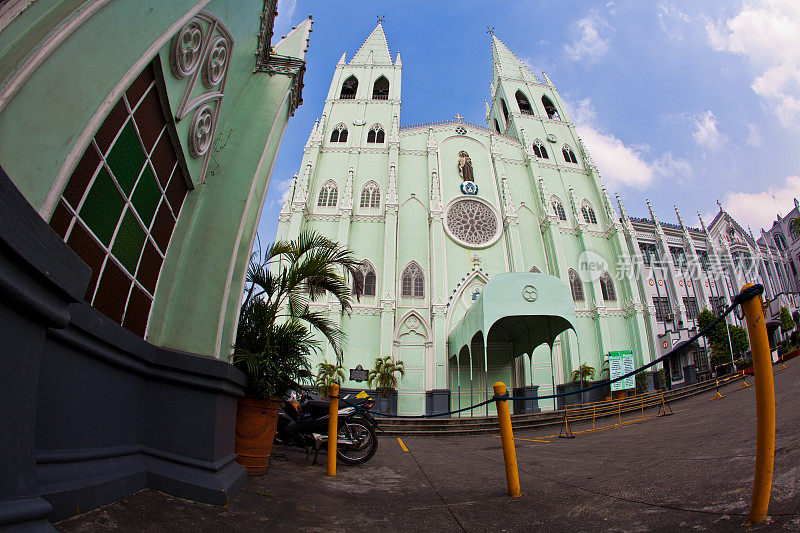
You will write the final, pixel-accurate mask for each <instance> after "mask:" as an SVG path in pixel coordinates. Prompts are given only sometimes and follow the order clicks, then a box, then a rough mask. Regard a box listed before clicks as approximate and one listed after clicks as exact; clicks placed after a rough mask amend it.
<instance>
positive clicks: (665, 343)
mask: <svg viewBox="0 0 800 533" xmlns="http://www.w3.org/2000/svg"><path fill="white" fill-rule="evenodd" d="M661 346H662V348H664V349H665V350H666V349H667V341H664V342H662V343H661Z"/></svg>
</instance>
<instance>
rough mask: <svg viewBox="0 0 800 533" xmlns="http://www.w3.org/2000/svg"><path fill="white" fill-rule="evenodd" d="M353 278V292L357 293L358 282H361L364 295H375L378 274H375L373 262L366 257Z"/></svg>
mask: <svg viewBox="0 0 800 533" xmlns="http://www.w3.org/2000/svg"><path fill="white" fill-rule="evenodd" d="M354 278H355V279H354V280H353V294H355V293H356V284H357V283H360V284H361V287H362V294H363V295H364V296H375V292H376V285H377V279H378V278H377V276H376V274H375V267H374V266H372V263H370V262H369V261H367V260H366V259H364V260H363V261H361V265H359V267H358V270H356V272H355V274H354Z"/></svg>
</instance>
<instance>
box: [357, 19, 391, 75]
mask: <svg viewBox="0 0 800 533" xmlns="http://www.w3.org/2000/svg"><path fill="white" fill-rule="evenodd" d="M370 56H372V63H373V64H375V65H391V64H392V57H391V55H389V44H388V43H387V42H386V34H385V33H383V24H381V23H378V25H377V26H375V29H374V30H372V33H370V34H369V37H367V40H366V41H364V44H362V45H361V48H359V49H358V52H356V55H354V56H353V59H351V60H350V64H351V65H358V64H366V63H367V62H369V61H370Z"/></svg>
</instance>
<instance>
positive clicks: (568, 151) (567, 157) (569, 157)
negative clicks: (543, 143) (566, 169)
mask: <svg viewBox="0 0 800 533" xmlns="http://www.w3.org/2000/svg"><path fill="white" fill-rule="evenodd" d="M561 153H562V154H564V161H566V162H567V163H576V164H577V162H578V158H577V157H575V152H573V151H572V148H570V146H569V145H568V144H565V145H564V147H563V148H561Z"/></svg>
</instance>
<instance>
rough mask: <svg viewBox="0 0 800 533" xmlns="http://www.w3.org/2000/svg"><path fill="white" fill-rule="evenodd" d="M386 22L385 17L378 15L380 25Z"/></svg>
mask: <svg viewBox="0 0 800 533" xmlns="http://www.w3.org/2000/svg"><path fill="white" fill-rule="evenodd" d="M384 20H386V17H385V16H383V15H378V24H383V21H384Z"/></svg>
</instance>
